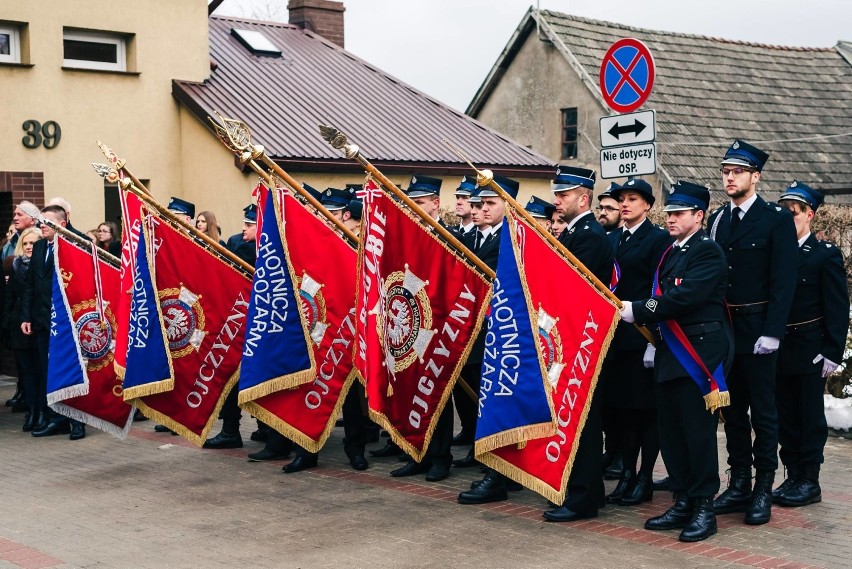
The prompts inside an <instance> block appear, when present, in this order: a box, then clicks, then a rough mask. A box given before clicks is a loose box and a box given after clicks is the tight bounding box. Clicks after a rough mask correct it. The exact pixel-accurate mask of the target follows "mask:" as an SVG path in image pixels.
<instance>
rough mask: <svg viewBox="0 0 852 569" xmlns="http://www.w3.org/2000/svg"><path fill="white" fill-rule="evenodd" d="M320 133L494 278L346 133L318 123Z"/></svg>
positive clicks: (487, 275) (478, 259)
mask: <svg viewBox="0 0 852 569" xmlns="http://www.w3.org/2000/svg"><path fill="white" fill-rule="evenodd" d="M320 133H321V134H322V137H323V138H324V139H325V140H326V141H327V142H328V143H329V144H331V145H332V146H333V147H334V148H337V149H340V150H343V153H344V155H345V156H346V157H347V158H349V159H350V160H357V161H358V163H359V164H361V166H363V167H364V169H365V170H366V171H367V172H368V173H369V174H370V175H371V176H373V177H374V178H376V179H377V180H378V181H379V182H380V183H381V184H382V186H383V187H384V188H385V190H387V191H388V192H390V193H392V194H393V195H395V196H396V197H397V198H399V200H400V201H402V203H404V204H405V205H406V206H408V208H409V209H411V210H412V211H413V212H414V213H416V214H417V215H418V216H419V217H420V218H421V219H422V220H423V221H425V222H426V224H427V225H429V227H431V228H432V229H434V230H435V232H436V233H438V235H440V236H441V237H443V238H444V240H446V241H447V243H449V244H450V245H452V246H453V248H455V249H456V251H458V252H459V253H460V254H461V255H462V256H463V257H465V258H466V260H467V261H468V262H470V263H471V264H473V265H474V266H475V267H476V268H477V269H479V271H480V273H482V274H483V275H484V276H486V277H487V278H488V279H493V278H494V275H495V274H494V271H493V270H491V267H489V266H488V265H486V264H485V263H483V262H482V260H481V259H480V258H479V257H477V256H476V254H474V253H473V252H472V251H471V250H470V249H468V248H467V247H466V246H465V245H464V244H463V243H462V242H461V241H459V240H458V238H456V236H455V235H453V234H452V233H450V232H449V231H447V229H445V228H444V226H443V225H441V224H440V223H438V222H437V221H435V220H434V219H433V218H432V217H431V216H429V215H427V214H426V212H425V211H423V210H422V209H421V208H420V206H418V205H417V204H416V203H414V201H413V200H412V199H411V198H410V197H408V195H406V194H405V192H403V191H402V190H400V189H399V188H397V187H396V185H394V184H393V182H391V181H390V180H389V179H388V178H387V177H386V176H385V175H384V174H382V173H381V172H380V171H379V169H378V168H376V167H375V166H373V165H372V164H371V163H370V162H369V161H368V160H367V159H366V158H364V156H362V155H361V150H360V148H358V146H357V145H355V144H349V141H348V140H347V139H346V135H344V134H343V133H342V132H340V131H339V130H337V129H336V128H333V127H329V126H325V125H320Z"/></svg>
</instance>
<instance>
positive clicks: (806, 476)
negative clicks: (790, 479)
mask: <svg viewBox="0 0 852 569" xmlns="http://www.w3.org/2000/svg"><path fill="white" fill-rule="evenodd" d="M773 497H774V495H773ZM821 501H822V489H821V488H820V487H819V464H806V465H805V466H804V467H803V468H802V473H801V475H800V478H799V480H798V481H797V483H796V484H794V485H793V487H792V488H790V490H789V491H788V492H787V493H786V494H784V495H783V496H781V497H780V498H779V499H778V500H777V503H778V504H780V505H782V506H787V507H788V508H799V507H801V506H807V505H808V504H816V503H817V502H821Z"/></svg>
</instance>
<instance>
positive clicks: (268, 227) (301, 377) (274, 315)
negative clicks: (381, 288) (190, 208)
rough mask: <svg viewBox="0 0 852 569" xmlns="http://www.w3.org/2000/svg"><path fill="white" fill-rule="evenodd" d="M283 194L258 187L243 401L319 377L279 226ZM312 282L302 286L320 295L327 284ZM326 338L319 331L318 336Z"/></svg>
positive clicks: (305, 244)
mask: <svg viewBox="0 0 852 569" xmlns="http://www.w3.org/2000/svg"><path fill="white" fill-rule="evenodd" d="M282 193H283V192H282V191H281V190H275V191H271V190H269V189H268V188H266V186H264V185H262V184H261V185H258V187H257V188H256V189H255V195H257V196H258V200H257V205H258V212H257V213H258V215H257V222H258V223H257V261H256V263H255V271H254V278H253V281H252V291H251V299H250V301H249V308H248V323H247V325H246V338H245V344H244V345H243V361H242V370H241V372H240V384H239V385H240V396H239V402H240V403H247V402H249V401H254V400H256V399H259V398H260V397H263V396H264V395H269V394H270V393H274V392H276V391H281V390H282V389H287V388H290V387H295V386H297V385H301V384H304V383H310V382H311V381H313V379H314V377H316V375H315V371H316V362H315V359H314V350H313V349H312V348H313V346H312V345H311V344H312V343H313V342H312V341H311V340H312V339H311V337H310V336H308V333H307V331H306V329H307V328H306V325H305V322H304V320H305V316H304V314H303V312H302V310H300V308H301V306H300V304H299V302H298V301H297V299H296V291H295V288H296V287H295V286H294V282H295V280H296V279H295V278H294V275H293V268H292V266H291V263H290V259H289V257H290V255H291V254H292V253H288V239H287V237H286V235H284V232H283V231H282V227H281V226H282V224H281V223H279V217H280V206H281V197H280V196H281V194H282ZM296 205H298V204H296ZM297 229H298V228H297ZM295 241H296V242H297V243H301V246H302V248H303V249H308V248H310V249H311V250H312V255H314V256H315V257H316V256H319V257H320V258H319V259H318V260H319V261H320V262H325V261H328V259H327V258H325V257H323V256H320V255H318V253H320V252H321V251H322V249H317V248H316V246H317V244H315V243H313V242H311V241H310V240H306V239H305V236H304V235H300V236H299V237H298V238H297V239H296V240H295ZM307 279H308V282H304V281H305V279H304V277H302V281H303V282H302V284H303V285H304V286H305V287H307V288H309V289H310V291H311V292H313V293H314V294H316V293H317V292H318V291H319V288H320V287H321V286H322V285H320V284H319V283H315V281H312V280H311V277H310V276H308V277H307ZM353 280H354V279H353ZM300 293H301V291H300ZM324 331H325V329H323V330H322V332H324ZM321 337H322V333H319V335H318V338H321Z"/></svg>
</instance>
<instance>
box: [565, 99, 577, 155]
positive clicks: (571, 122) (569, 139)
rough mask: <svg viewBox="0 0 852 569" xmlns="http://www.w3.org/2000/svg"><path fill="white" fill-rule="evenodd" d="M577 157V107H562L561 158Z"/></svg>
mask: <svg viewBox="0 0 852 569" xmlns="http://www.w3.org/2000/svg"><path fill="white" fill-rule="evenodd" d="M576 157H577V107H573V108H570V109H562V158H563V159H564V158H576Z"/></svg>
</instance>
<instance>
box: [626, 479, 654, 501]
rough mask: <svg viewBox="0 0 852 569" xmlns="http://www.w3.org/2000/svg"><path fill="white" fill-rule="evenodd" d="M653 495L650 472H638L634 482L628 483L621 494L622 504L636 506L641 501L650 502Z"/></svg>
mask: <svg viewBox="0 0 852 569" xmlns="http://www.w3.org/2000/svg"><path fill="white" fill-rule="evenodd" d="M653 497H654V480H653V479H652V478H651V473H650V472H640V473H639V475H638V476H637V477H636V481H635V483H633V484H631V485H629V486H628V487H627V489H626V490H625V491H624V495H623V496H621V501H620V502H619V504H621V505H622V506H638V505H639V504H641V503H642V502H650V501H651V498H653Z"/></svg>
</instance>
